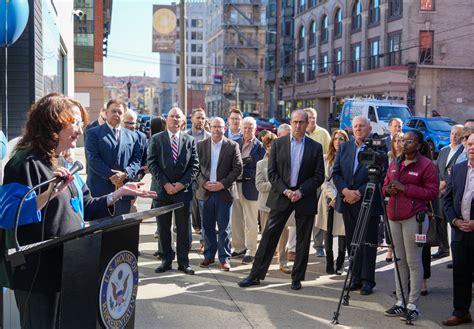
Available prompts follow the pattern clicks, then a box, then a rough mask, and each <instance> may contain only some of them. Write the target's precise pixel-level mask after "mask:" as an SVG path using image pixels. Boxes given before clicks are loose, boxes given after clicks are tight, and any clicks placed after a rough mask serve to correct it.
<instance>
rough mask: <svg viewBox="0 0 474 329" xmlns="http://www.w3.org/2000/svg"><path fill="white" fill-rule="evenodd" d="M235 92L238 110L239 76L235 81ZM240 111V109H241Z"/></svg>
mask: <svg viewBox="0 0 474 329" xmlns="http://www.w3.org/2000/svg"><path fill="white" fill-rule="evenodd" d="M235 93H236V94H237V108H238V109H239V110H240V99H239V93H240V86H239V78H237V82H236V85H235ZM241 111H242V110H241Z"/></svg>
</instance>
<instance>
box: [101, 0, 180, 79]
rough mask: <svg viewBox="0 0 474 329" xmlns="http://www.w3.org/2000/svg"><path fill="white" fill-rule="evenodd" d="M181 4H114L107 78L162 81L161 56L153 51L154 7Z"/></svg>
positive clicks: (146, 0) (126, 0)
mask: <svg viewBox="0 0 474 329" xmlns="http://www.w3.org/2000/svg"><path fill="white" fill-rule="evenodd" d="M171 2H178V0H175V1H171V0H114V1H113V5H112V27H111V32H110V35H109V41H108V50H107V57H106V58H104V75H106V76H127V75H135V76H136V75H143V72H145V74H146V76H150V77H159V74H160V73H159V71H160V70H159V58H160V56H159V54H158V53H153V52H152V51H151V45H152V41H151V34H152V15H153V5H154V4H155V5H159V4H164V5H170V4H171Z"/></svg>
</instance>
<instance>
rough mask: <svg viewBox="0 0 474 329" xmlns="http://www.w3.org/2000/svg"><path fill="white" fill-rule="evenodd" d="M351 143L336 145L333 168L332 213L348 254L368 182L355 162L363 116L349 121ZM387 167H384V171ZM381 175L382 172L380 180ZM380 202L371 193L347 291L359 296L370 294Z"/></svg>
mask: <svg viewBox="0 0 474 329" xmlns="http://www.w3.org/2000/svg"><path fill="white" fill-rule="evenodd" d="M352 128H353V131H354V138H355V140H354V141H348V142H345V143H343V144H341V145H340V146H339V150H338V151H337V154H336V160H335V162H334V167H333V172H332V175H333V180H334V184H335V185H336V188H337V192H338V193H337V198H336V210H337V211H338V212H340V213H342V216H343V219H344V226H345V229H346V245H347V248H348V251H349V252H350V250H351V249H350V248H351V242H352V237H353V235H354V230H355V227H356V225H357V219H358V216H359V212H360V208H361V204H362V198H363V196H364V192H365V188H366V186H367V183H368V182H369V177H368V173H367V167H366V166H364V165H362V164H361V163H359V160H358V158H357V156H358V154H359V152H360V151H362V150H364V148H365V144H364V142H365V139H366V138H367V137H368V136H369V133H370V131H371V130H372V128H371V126H370V121H369V120H368V119H367V118H366V117H362V116H359V117H355V118H354V119H353V120H352ZM386 168H387V165H385V170H386ZM384 176H385V173H384V174H383V175H382V177H384ZM382 202H383V200H381V198H380V193H379V192H378V191H376V192H375V196H374V199H373V203H372V207H371V209H370V218H369V222H368V225H367V233H366V237H365V241H363V242H365V243H364V245H362V246H361V248H360V251H359V252H358V255H357V257H356V259H355V260H354V265H355V266H354V268H353V269H352V271H353V275H354V277H353V281H352V285H351V287H350V289H351V290H358V289H361V288H362V289H361V291H360V293H361V295H370V294H371V293H372V289H373V287H374V286H375V258H376V253H377V230H378V224H379V221H380V215H382V214H383V204H382ZM366 243H369V244H371V245H367V244H366Z"/></svg>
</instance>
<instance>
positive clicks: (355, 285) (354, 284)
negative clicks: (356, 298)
mask: <svg viewBox="0 0 474 329" xmlns="http://www.w3.org/2000/svg"><path fill="white" fill-rule="evenodd" d="M361 288H362V283H360V282H352V284H351V285H350V287H349V291H355V290H359V289H361Z"/></svg>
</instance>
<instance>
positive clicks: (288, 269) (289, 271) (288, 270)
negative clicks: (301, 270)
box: [280, 265, 291, 274]
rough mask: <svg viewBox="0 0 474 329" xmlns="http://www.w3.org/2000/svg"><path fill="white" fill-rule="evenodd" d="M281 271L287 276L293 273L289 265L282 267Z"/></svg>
mask: <svg viewBox="0 0 474 329" xmlns="http://www.w3.org/2000/svg"><path fill="white" fill-rule="evenodd" d="M280 271H281V272H283V273H285V274H290V273H291V269H290V268H289V267H288V266H287V265H280Z"/></svg>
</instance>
